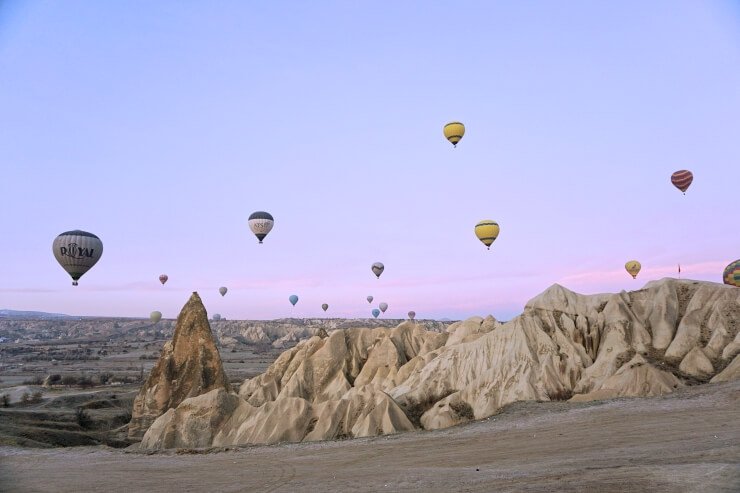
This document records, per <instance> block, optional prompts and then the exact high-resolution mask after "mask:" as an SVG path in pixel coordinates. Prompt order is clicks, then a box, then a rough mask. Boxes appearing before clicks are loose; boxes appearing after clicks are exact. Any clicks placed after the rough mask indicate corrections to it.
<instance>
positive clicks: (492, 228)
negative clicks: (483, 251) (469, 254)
mask: <svg viewBox="0 0 740 493" xmlns="http://www.w3.org/2000/svg"><path fill="white" fill-rule="evenodd" d="M499 231H500V228H499V225H498V223H497V222H496V221H494V220H492V219H484V220H483V221H481V222H479V223H478V224H476V225H475V236H477V237H478V239H479V240H480V241H481V243H483V244H484V245H486V246H487V247H488V248H489V249H490V248H491V244H492V243H493V242H494V241H495V240H496V238H498V234H499Z"/></svg>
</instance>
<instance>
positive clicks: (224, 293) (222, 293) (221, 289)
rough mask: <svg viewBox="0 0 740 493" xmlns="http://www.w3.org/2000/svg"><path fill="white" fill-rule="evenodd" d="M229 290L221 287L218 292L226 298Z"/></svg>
mask: <svg viewBox="0 0 740 493" xmlns="http://www.w3.org/2000/svg"><path fill="white" fill-rule="evenodd" d="M228 290H229V288H227V287H224V286H221V287H220V288H218V292H219V293H221V296H226V292H227V291H228Z"/></svg>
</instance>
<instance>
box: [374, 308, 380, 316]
mask: <svg viewBox="0 0 740 493" xmlns="http://www.w3.org/2000/svg"><path fill="white" fill-rule="evenodd" d="M378 315H380V310H378V309H377V308H373V317H375V318H378Z"/></svg>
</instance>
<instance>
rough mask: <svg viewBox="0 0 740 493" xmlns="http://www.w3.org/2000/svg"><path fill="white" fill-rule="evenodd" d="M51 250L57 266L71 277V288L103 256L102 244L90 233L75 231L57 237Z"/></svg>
mask: <svg viewBox="0 0 740 493" xmlns="http://www.w3.org/2000/svg"><path fill="white" fill-rule="evenodd" d="M51 249H52V251H53V252H54V257H55V258H56V259H57V262H59V265H61V266H62V268H63V269H64V270H66V271H67V274H69V275H70V276H71V277H72V286H77V281H78V280H79V278H80V277H82V276H83V274H85V272H87V271H89V270H90V269H91V268H92V266H93V265H95V264H96V263H97V262H98V260H100V257H101V255H103V242H102V241H100V238H98V237H97V236H95V235H94V234H92V233H88V232H87V231H80V230H79V229H76V230H74V231H67V232H65V233H62V234H60V235H59V236H57V237H56V238H55V239H54V243H53V244H52V246H51Z"/></svg>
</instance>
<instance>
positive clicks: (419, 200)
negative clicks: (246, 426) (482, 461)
mask: <svg viewBox="0 0 740 493" xmlns="http://www.w3.org/2000/svg"><path fill="white" fill-rule="evenodd" d="M455 120H459V121H462V122H463V123H464V124H465V126H466V133H465V136H464V138H463V139H462V141H461V142H460V144H459V145H458V146H457V148H453V146H452V145H450V143H449V142H447V141H446V140H445V139H444V137H443V135H442V127H443V126H444V124H445V123H447V122H449V121H455ZM679 169H690V170H691V171H692V172H693V173H694V182H693V184H692V185H691V187H690V188H689V190H688V192H687V193H686V195H682V194H681V192H679V191H678V190H677V189H676V188H674V187H673V186H672V185H671V183H670V175H671V173H672V172H674V171H676V170H679ZM0 171H1V174H0V225H1V226H2V231H3V233H4V241H2V242H1V243H0V256H1V257H2V258H3V259H4V269H3V276H2V277H0V308H9V309H16V310H41V311H50V312H60V313H67V314H73V315H100V316H130V317H139V316H141V317H146V316H148V314H149V312H150V311H152V310H159V311H161V312H162V313H163V315H164V317H165V318H173V317H176V316H177V313H178V312H179V310H180V309H181V307H182V306H183V304H184V303H185V302H186V301H187V298H188V297H189V295H190V293H191V292H193V291H198V292H199V293H200V295H201V297H202V298H203V301H204V303H205V305H206V308H207V309H208V311H209V313H210V314H213V313H220V314H221V315H223V316H224V317H226V318H230V319H272V318H281V317H291V316H294V317H314V316H324V314H323V312H322V311H321V308H320V307H321V304H322V303H328V304H329V311H328V312H327V313H326V316H333V317H369V316H370V310H371V309H372V308H375V307H376V306H377V303H379V302H383V301H384V302H387V303H388V305H389V309H388V311H387V312H386V313H385V314H384V315H383V316H384V317H385V318H403V317H405V316H406V312H407V311H408V310H415V311H416V313H417V318H422V319H423V318H443V317H447V318H452V319H460V318H466V317H469V316H473V315H487V314H493V315H494V316H495V317H497V318H498V319H500V320H507V319H510V318H511V317H513V316H515V315H516V314H518V313H520V312H521V310H522V308H523V307H524V305H525V303H526V302H527V301H528V300H529V299H531V298H533V297H534V296H536V295H537V294H538V293H540V292H542V291H544V290H545V289H546V288H547V287H548V286H550V285H552V284H554V283H559V284H562V285H563V286H565V287H567V288H569V289H572V290H574V291H577V292H580V293H584V294H589V293H601V292H618V291H620V290H623V289H626V290H630V289H639V288H641V287H642V286H643V285H644V284H645V283H646V282H648V281H650V280H656V279H661V278H663V277H675V276H677V266H678V264H681V270H682V277H684V278H691V279H698V280H707V281H714V282H721V273H722V269H723V268H724V266H725V265H726V264H728V263H729V262H731V261H733V260H735V259H737V258H738V257H740V233H739V232H738V231H739V230H738V228H737V219H736V218H735V214H736V213H737V210H738V185H737V183H738V174H740V2H737V1H709V0H707V1H703V2H696V1H681V0H679V1H674V0H670V1H651V2H644V1H623V2H591V1H580V2H579V1H569V2H555V1H539V2H534V1H522V2H504V1H496V2H494V1H483V0H481V1H464V0H462V1H459V2H454V4H451V3H450V2H443V1H421V0H419V1H411V0H410V1H404V2H392V1H351V0H346V1H345V0H337V1H320V0H317V1H312V2H304V1H298V0H296V1H274V2H256V1H250V2H241V1H231V2H229V1H224V2H217V3H214V2H181V1H158V2H150V1H127V2H89V1H81V0H80V1H75V0H69V1H65V2H54V1H50V0H49V1H44V0H40V1H36V2H22V1H8V0H4V1H3V0H0ZM257 210H265V211H269V212H271V213H272V215H273V216H274V217H275V227H274V229H273V230H272V232H271V233H270V234H269V235H268V237H267V238H266V240H265V242H264V244H262V245H259V244H258V243H257V240H256V238H255V237H254V236H253V235H252V234H251V232H250V231H249V228H248V225H247V218H248V217H249V215H250V214H251V213H252V212H254V211H257ZM482 219H493V220H496V221H497V222H498V223H499V224H500V226H501V232H500V235H499V237H498V239H497V240H496V241H495V242H494V244H493V246H492V247H491V249H490V250H486V248H485V247H484V246H483V245H482V244H481V243H480V242H479V241H478V240H477V239H476V237H475V235H474V232H473V229H474V226H475V224H476V223H477V222H478V221H480V220H482ZM72 229H82V230H85V231H89V232H92V233H94V234H96V235H98V236H99V237H100V238H101V240H102V241H103V244H104V253H103V256H102V258H101V260H100V261H99V262H98V264H97V265H95V266H94V267H93V268H92V269H91V270H90V271H89V272H88V273H87V274H85V275H84V276H83V277H82V279H81V280H80V285H79V286H77V287H73V286H72V285H71V279H70V278H69V276H68V275H67V274H66V273H65V272H64V271H63V270H62V268H61V267H60V266H59V265H58V264H57V262H56V260H55V259H54V256H53V254H52V251H51V244H52V241H53V240H54V238H55V237H56V236H57V235H58V234H59V233H61V232H64V231H68V230H72ZM630 259H637V260H639V261H640V262H641V263H642V266H643V268H642V271H641V272H640V274H639V276H638V278H637V279H636V280H633V279H632V278H631V276H629V275H628V274H627V272H626V271H625V270H624V263H625V262H626V261H627V260H630ZM377 261H380V262H383V263H384V264H385V267H386V269H385V272H384V273H383V275H382V276H381V277H380V279H376V278H375V276H374V275H373V274H372V272H371V271H370V266H371V264H372V263H373V262H377ZM162 273H166V274H168V275H169V281H168V282H167V284H166V285H164V286H162V285H161V284H160V283H159V281H158V276H159V275H160V274H162ZM220 286H227V287H228V288H229V292H228V294H227V295H226V296H225V297H221V296H220V295H219V293H218V291H217V290H218V288H219V287H220ZM291 294H297V295H298V296H299V297H300V300H299V302H298V304H297V305H296V306H295V307H292V306H291V305H290V303H289V302H288V296H290V295H291ZM367 295H373V296H374V297H375V300H374V303H373V304H372V305H370V304H368V303H367V301H365V297H366V296H367Z"/></svg>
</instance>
